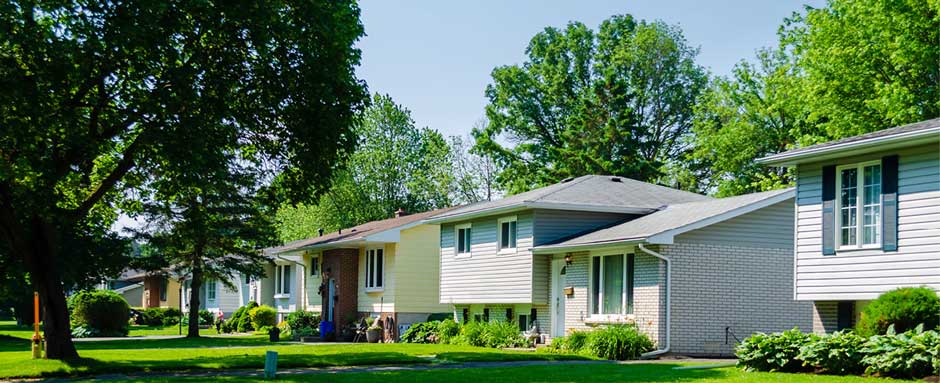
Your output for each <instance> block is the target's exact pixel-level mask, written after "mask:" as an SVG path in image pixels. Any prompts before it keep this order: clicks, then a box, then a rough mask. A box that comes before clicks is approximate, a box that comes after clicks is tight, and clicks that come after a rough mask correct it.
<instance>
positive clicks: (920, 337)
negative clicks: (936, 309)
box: [861, 325, 940, 378]
mask: <svg viewBox="0 0 940 383" xmlns="http://www.w3.org/2000/svg"><path fill="white" fill-rule="evenodd" d="M885 332H886V334H885V335H875V336H872V337H871V338H869V339H868V341H867V342H865V344H864V346H863V347H862V350H861V352H862V353H864V354H865V357H864V358H862V364H863V365H865V366H866V370H865V372H866V373H869V374H878V375H881V376H891V377H897V378H922V377H925V376H930V375H934V374H936V373H937V372H938V371H940V332H938V331H924V327H923V325H920V326H917V327H916V328H914V329H913V330H910V331H906V332H903V333H896V332H895V331H894V328H893V327H890V326H889V327H888V330H886V331H885Z"/></svg>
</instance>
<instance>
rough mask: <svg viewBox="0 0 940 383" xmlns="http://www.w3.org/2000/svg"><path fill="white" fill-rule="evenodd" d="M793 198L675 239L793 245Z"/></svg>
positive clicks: (781, 245)
mask: <svg viewBox="0 0 940 383" xmlns="http://www.w3.org/2000/svg"><path fill="white" fill-rule="evenodd" d="M793 216H794V208H793V200H792V199H788V200H786V201H783V202H779V203H777V204H774V205H771V206H768V207H765V208H763V209H759V210H757V211H753V212H750V213H747V214H744V215H740V216H737V217H735V218H732V219H729V220H727V221H724V222H719V223H716V224H714V225H709V226H706V227H704V228H701V229H698V230H692V231H690V232H687V233H683V234H680V235H679V236H677V238H676V241H677V242H684V243H701V244H713V245H721V244H729V243H733V244H735V245H736V246H746V247H765V248H783V249H792V248H793V219H794V218H793Z"/></svg>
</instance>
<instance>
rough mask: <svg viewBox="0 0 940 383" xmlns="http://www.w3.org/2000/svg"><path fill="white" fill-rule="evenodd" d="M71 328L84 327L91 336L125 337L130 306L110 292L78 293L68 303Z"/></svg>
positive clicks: (117, 295)
mask: <svg viewBox="0 0 940 383" xmlns="http://www.w3.org/2000/svg"><path fill="white" fill-rule="evenodd" d="M68 307H69V310H70V312H71V317H72V318H71V319H72V324H73V326H76V327H86V328H88V329H89V330H88V331H90V332H94V335H93V336H127V332H128V325H127V322H128V318H129V317H130V309H131V308H130V306H129V305H128V304H127V301H126V300H124V297H122V296H121V295H120V294H118V293H116V292H114V291H110V290H92V291H80V292H78V293H77V294H75V295H73V296H71V297H70V298H69V301H68Z"/></svg>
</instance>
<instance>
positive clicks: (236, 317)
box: [222, 302, 254, 333]
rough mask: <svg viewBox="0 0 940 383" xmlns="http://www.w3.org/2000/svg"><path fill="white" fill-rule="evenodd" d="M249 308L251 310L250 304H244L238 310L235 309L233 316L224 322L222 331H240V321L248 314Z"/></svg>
mask: <svg viewBox="0 0 940 383" xmlns="http://www.w3.org/2000/svg"><path fill="white" fill-rule="evenodd" d="M251 303H254V302H251ZM248 310H249V307H248V306H242V307H239V308H238V309H237V310H235V312H234V313H232V316H231V317H229V318H228V319H226V320H225V321H224V322H222V332H225V333H232V332H236V331H239V330H238V322H239V321H240V320H241V318H243V317H244V316H246V315H247V314H246V313H247V312H248Z"/></svg>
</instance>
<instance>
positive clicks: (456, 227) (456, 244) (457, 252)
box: [454, 223, 473, 258]
mask: <svg viewBox="0 0 940 383" xmlns="http://www.w3.org/2000/svg"><path fill="white" fill-rule="evenodd" d="M461 229H470V251H468V252H466V253H461V252H460V230H461ZM471 256H473V224H470V223H462V224H459V225H454V257H455V258H470V257H471Z"/></svg>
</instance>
